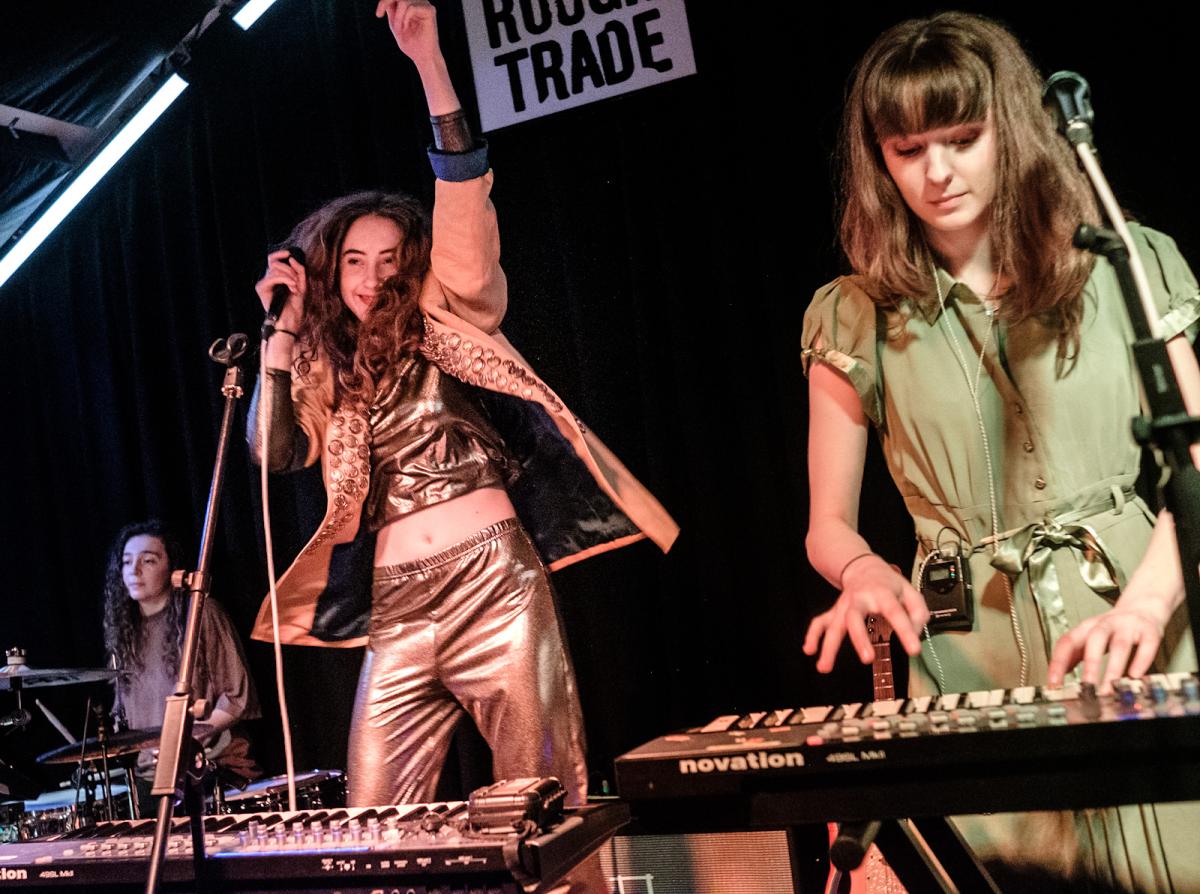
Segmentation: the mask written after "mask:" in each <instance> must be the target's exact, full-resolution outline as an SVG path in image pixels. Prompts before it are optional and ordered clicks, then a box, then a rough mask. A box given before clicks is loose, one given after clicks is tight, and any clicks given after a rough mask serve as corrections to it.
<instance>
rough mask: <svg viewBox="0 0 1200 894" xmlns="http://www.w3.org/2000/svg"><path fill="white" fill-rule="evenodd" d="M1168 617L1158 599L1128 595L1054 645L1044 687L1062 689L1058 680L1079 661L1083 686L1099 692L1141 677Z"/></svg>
mask: <svg viewBox="0 0 1200 894" xmlns="http://www.w3.org/2000/svg"><path fill="white" fill-rule="evenodd" d="M1170 614H1171V613H1170V610H1169V609H1168V608H1167V607H1166V606H1165V605H1164V603H1163V601H1162V600H1160V599H1157V598H1155V597H1154V596H1151V595H1143V596H1141V597H1138V596H1136V595H1135V594H1133V593H1131V592H1128V591H1127V592H1126V593H1125V594H1122V596H1121V598H1120V599H1118V600H1117V604H1116V605H1114V606H1113V607H1112V608H1111V609H1109V610H1108V611H1106V612H1104V613H1103V614H1099V615H1096V616H1095V617H1092V618H1088V619H1087V620H1086V621H1084V622H1082V623H1081V624H1079V625H1078V626H1076V627H1074V628H1072V629H1071V630H1068V631H1067V632H1066V633H1065V634H1063V636H1062V638H1061V639H1059V641H1058V642H1057V643H1056V644H1055V646H1054V652H1053V654H1052V656H1051V659H1050V667H1049V671H1048V674H1047V677H1048V679H1047V682H1048V683H1049V685H1050V686H1054V687H1057V686H1061V685H1062V681H1063V676H1064V675H1065V674H1066V673H1067V672H1068V671H1069V670H1071V668H1073V667H1075V665H1077V664H1079V662H1080V661H1082V662H1083V672H1082V675H1081V679H1082V681H1083V682H1084V683H1094V684H1098V688H1099V690H1100V691H1101V692H1108V691H1109V690H1110V689H1111V687H1112V684H1113V681H1114V680H1117V679H1119V678H1121V677H1123V676H1130V677H1141V676H1144V675H1145V674H1146V673H1147V672H1148V671H1149V670H1150V665H1151V663H1152V662H1153V661H1154V656H1155V655H1157V654H1158V647H1159V646H1160V645H1161V644H1162V640H1163V635H1164V634H1165V632H1166V627H1167V621H1168V619H1169V618H1170ZM1106 655H1107V656H1108V663H1107V664H1106V665H1105V664H1104V658H1105V656H1106ZM1102 665H1104V674H1103V676H1101V673H1100V670H1101V666H1102Z"/></svg>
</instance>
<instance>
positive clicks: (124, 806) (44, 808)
mask: <svg viewBox="0 0 1200 894" xmlns="http://www.w3.org/2000/svg"><path fill="white" fill-rule="evenodd" d="M128 791H129V789H128V787H127V786H124V785H121V784H120V783H113V787H112V793H113V810H114V812H115V813H116V815H117V817H116V818H118V819H128V818H129V796H128ZM96 795H97V798H96V800H95V801H93V802H92V804H91V806H90V807H89V806H88V803H87V800H86V797H87V793H86V792H82V791H81V792H78V793H77V792H76V790H75V789H73V788H64V789H59V790H58V791H53V792H46V794H44V795H39V796H38V797H37V798H34V799H33V800H32V801H26V802H25V806H24V810H23V811H22V813H21V816H20V818H19V819H17V820H16V824H15V833H13V834H12V838H11V840H16V841H28V840H30V839H33V838H44V837H46V836H47V835H59V834H61V833H63V832H70V831H73V830H74V829H82V828H85V827H87V826H92V825H95V824H96V821H97V820H100V819H106V817H105V816H104V791H103V789H97V791H96ZM77 799H78V802H77ZM5 829H6V831H7V832H9V833H12V829H11V828H10V826H9V825H6V826H5Z"/></svg>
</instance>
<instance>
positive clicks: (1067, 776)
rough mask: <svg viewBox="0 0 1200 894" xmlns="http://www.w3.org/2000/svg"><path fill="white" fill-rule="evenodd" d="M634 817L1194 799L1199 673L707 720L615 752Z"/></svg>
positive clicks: (899, 812) (736, 821)
mask: <svg viewBox="0 0 1200 894" xmlns="http://www.w3.org/2000/svg"><path fill="white" fill-rule="evenodd" d="M616 777H617V789H618V791H619V793H620V795H621V797H622V798H624V799H625V800H626V801H629V802H632V803H633V808H634V813H635V815H636V816H637V818H638V819H639V820H644V819H652V818H655V817H657V818H660V819H663V820H667V821H670V822H672V823H673V824H676V825H678V824H679V823H680V822H682V823H683V825H687V824H688V822H689V821H690V822H694V823H703V824H705V825H709V826H711V825H712V822H713V820H714V818H717V819H719V821H720V822H721V823H723V824H727V825H730V826H746V825H749V826H760V827H764V826H775V827H778V826H787V825H792V824H796V823H806V822H825V821H829V820H834V821H851V820H867V819H889V818H901V817H916V816H947V815H953V814H959V813H981V812H1003V811H1013V810H1051V809H1065V808H1085V807H1102V806H1110V805H1115V804H1132V803H1141V802H1147V801H1177V800H1194V799H1200V679H1198V678H1197V676H1196V675H1195V674H1170V675H1163V674H1159V675H1151V676H1149V677H1147V678H1145V679H1140V680H1121V681H1118V683H1117V684H1116V685H1115V686H1114V691H1113V693H1112V694H1105V695H1100V694H1097V692H1096V690H1095V688H1094V687H1092V686H1087V685H1084V686H1079V685H1070V686H1067V687H1064V688H1062V689H1046V688H1039V687H1023V688H1019V689H1011V690H1005V689H996V690H991V691H983V692H969V693H956V694H947V695H941V696H932V697H921V698H913V699H889V700H883V701H876V702H868V703H858V704H846V705H831V706H822V707H805V708H784V709H779V710H773V711H754V712H751V713H748V714H742V715H728V716H723V717H718V718H716V719H715V720H713V721H712V722H710V723H708V724H705V725H704V726H701V727H697V728H694V729H688V730H685V731H682V732H679V733H675V734H672V735H666V736H662V737H660V738H658V739H655V740H653V741H651V742H648V743H646V744H645V745H642V746H640V747H638V748H635V749H634V750H633V751H630V752H628V753H627V754H625V755H623V756H621V757H619V758H618V759H617V762H616Z"/></svg>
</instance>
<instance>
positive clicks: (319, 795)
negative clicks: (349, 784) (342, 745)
mask: <svg viewBox="0 0 1200 894" xmlns="http://www.w3.org/2000/svg"><path fill="white" fill-rule="evenodd" d="M287 806H288V787H287V777H286V776H272V777H270V778H269V779H260V780H258V781H257V782H252V783H250V784H249V785H248V786H246V787H245V788H244V789H236V788H227V789H225V812H226V813H265V812H270V811H276V810H287ZM345 806H346V778H345V776H343V775H342V772H341V771H340V770H309V771H307V772H305V773H297V774H296V809H297V810H315V809H317V808H319V807H345Z"/></svg>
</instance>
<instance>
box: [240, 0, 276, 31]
mask: <svg viewBox="0 0 1200 894" xmlns="http://www.w3.org/2000/svg"><path fill="white" fill-rule="evenodd" d="M274 3H275V0H250V2H249V3H247V4H246V5H245V6H243V7H242V8H241V9H239V10H238V11H237V12H235V13H234V14H233V20H234V21H235V22H237V24H238V25H240V26H241V28H242V30H243V31H249V30H250V26H251V25H253V24H254V23H255V22H257V21H258V17H259V16H261V15H262V14H263V13H264V12H266V11H267V10H268V9H270V8H271V6H272V5H273V4H274Z"/></svg>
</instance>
